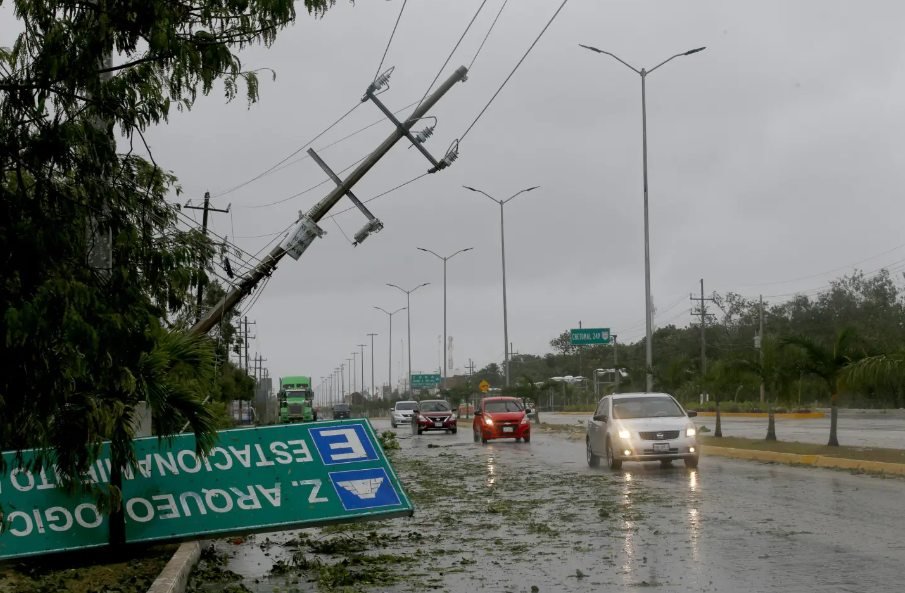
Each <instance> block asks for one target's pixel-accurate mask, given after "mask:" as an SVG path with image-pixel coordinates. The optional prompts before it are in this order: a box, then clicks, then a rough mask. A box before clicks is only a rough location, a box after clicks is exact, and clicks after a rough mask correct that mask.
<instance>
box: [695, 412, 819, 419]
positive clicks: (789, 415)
mask: <svg viewBox="0 0 905 593" xmlns="http://www.w3.org/2000/svg"><path fill="white" fill-rule="evenodd" d="M698 416H699V417H700V416H707V417H713V416H716V412H698ZM720 416H727V417H730V418H767V417H768V416H769V414H768V413H767V412H720ZM773 416H774V417H775V418H785V419H788V420H813V419H816V418H826V414H824V413H823V412H776V413H774V414H773Z"/></svg>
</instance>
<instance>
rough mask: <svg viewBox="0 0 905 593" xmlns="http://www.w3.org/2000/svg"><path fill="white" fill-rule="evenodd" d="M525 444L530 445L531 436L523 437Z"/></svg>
mask: <svg viewBox="0 0 905 593" xmlns="http://www.w3.org/2000/svg"><path fill="white" fill-rule="evenodd" d="M525 442H526V443H530V442H531V435H530V434H529V435H528V436H526V437H525Z"/></svg>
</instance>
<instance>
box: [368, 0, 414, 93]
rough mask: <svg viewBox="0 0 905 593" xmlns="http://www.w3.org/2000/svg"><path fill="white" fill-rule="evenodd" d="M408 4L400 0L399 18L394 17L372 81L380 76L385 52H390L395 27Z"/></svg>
mask: <svg viewBox="0 0 905 593" xmlns="http://www.w3.org/2000/svg"><path fill="white" fill-rule="evenodd" d="M407 3H408V0H402V8H400V9H399V16H397V17H396V24H395V25H393V32H392V33H390V39H389V40H388V41H387V46H386V49H384V50H383V56H382V57H381V58H380V64H378V65H377V72H375V73H374V80H377V77H378V76H380V69H381V68H383V61H384V60H385V59H386V57H387V52H388V51H390V44H391V43H393V37H395V35H396V27H398V26H399V21H400V20H401V19H402V13H403V12H404V11H405V5H406V4H407Z"/></svg>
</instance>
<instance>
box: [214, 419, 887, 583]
mask: <svg viewBox="0 0 905 593" xmlns="http://www.w3.org/2000/svg"><path fill="white" fill-rule="evenodd" d="M375 424H376V428H377V429H378V430H383V429H384V428H385V427H383V426H381V425H380V424H379V423H375ZM398 434H399V440H400V442H401V444H402V449H401V450H400V451H396V452H395V453H394V455H393V463H394V466H395V467H396V469H397V472H398V473H399V475H400V478H401V479H402V481H403V483H404V484H405V486H406V489H407V491H408V493H409V495H410V496H411V498H412V500H413V502H414V503H415V505H416V514H415V516H414V517H412V518H407V519H394V520H391V521H385V522H380V523H358V524H351V525H343V526H333V527H328V528H323V529H308V530H302V531H300V532H286V533H281V534H271V535H270V541H269V542H266V540H264V536H257V539H255V540H250V541H248V542H247V543H245V544H243V545H240V546H230V544H226V543H222V542H221V543H220V544H218V545H219V546H220V547H221V548H225V549H231V550H232V551H234V552H236V556H235V557H234V558H233V559H232V561H231V563H230V568H231V569H232V570H235V571H236V572H239V573H240V574H243V575H245V576H246V580H245V585H246V586H247V587H248V588H249V589H250V590H251V591H254V592H256V593H265V592H267V593H269V592H272V591H280V592H291V591H310V590H321V591H328V590H335V589H338V588H341V587H342V586H348V587H350V590H363V591H423V590H428V589H431V590H438V591H451V592H466V591H467V592H471V591H474V590H476V589H477V590H486V591H503V592H513V593H519V592H522V591H524V592H526V593H528V592H532V591H601V590H623V589H626V588H629V587H631V588H634V587H657V588H659V589H660V590H663V591H746V592H747V591H769V592H782V593H794V592H799V591H800V592H805V591H807V592H811V591H849V590H851V591H872V592H874V591H899V590H901V566H902V564H903V562H905V546H903V544H902V543H901V534H902V533H903V532H905V519H903V518H902V511H901V500H902V498H903V496H905V480H902V479H882V478H876V477H870V476H858V475H850V474H848V473H844V472H838V471H832V470H820V469H813V468H810V469H801V468H792V467H786V466H775V465H769V464H760V463H753V462H745V461H733V460H726V459H717V458H703V459H702V461H701V465H700V468H699V469H698V470H691V471H689V470H687V469H685V468H684V467H682V466H680V465H675V466H673V467H667V468H661V467H660V466H659V464H656V463H655V464H635V463H626V464H625V465H624V466H623V470H622V471H617V472H611V471H609V470H607V469H603V468H595V469H591V468H588V467H587V465H586V464H585V463H584V443H583V442H582V441H580V440H569V439H566V438H563V437H561V436H558V435H554V434H544V433H541V432H540V431H538V433H537V434H535V435H534V439H533V442H532V443H530V444H525V443H513V442H506V441H502V442H501V441H496V442H492V443H490V444H487V445H481V444H472V443H471V442H470V440H471V439H470V436H471V435H469V434H464V435H463V434H459V435H442V434H436V435H424V436H420V437H419V436H411V435H408V434H406V433H404V432H399V433H398ZM466 438H467V440H466ZM428 445H432V446H430V447H429V446H428ZM265 543H266V545H263V544H265ZM344 561H345V562H344ZM274 566H276V567H277V570H276V571H274V570H273V568H274Z"/></svg>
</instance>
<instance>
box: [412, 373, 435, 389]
mask: <svg viewBox="0 0 905 593" xmlns="http://www.w3.org/2000/svg"><path fill="white" fill-rule="evenodd" d="M439 385H440V375H439V374H436V373H434V374H433V375H415V374H412V389H434V388H436V387H439Z"/></svg>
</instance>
